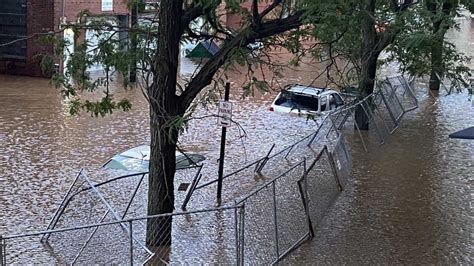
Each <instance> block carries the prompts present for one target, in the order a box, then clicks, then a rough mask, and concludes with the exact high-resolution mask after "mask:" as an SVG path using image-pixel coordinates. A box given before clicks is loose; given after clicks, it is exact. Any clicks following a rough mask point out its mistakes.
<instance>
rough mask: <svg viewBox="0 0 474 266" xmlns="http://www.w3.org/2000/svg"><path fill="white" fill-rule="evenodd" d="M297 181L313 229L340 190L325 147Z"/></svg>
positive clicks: (339, 182) (338, 181)
mask: <svg viewBox="0 0 474 266" xmlns="http://www.w3.org/2000/svg"><path fill="white" fill-rule="evenodd" d="M299 183H300V184H301V185H302V186H303V189H302V191H301V192H302V193H303V194H302V195H301V197H302V198H303V200H304V202H305V205H306V206H307V210H308V214H309V219H310V222H311V226H312V229H315V228H316V226H317V224H318V223H319V221H320V220H321V219H322V217H323V216H324V214H325V213H326V212H327V211H328V210H329V208H330V207H331V206H332V204H333V203H334V201H335V200H336V198H337V196H338V195H339V194H340V192H341V187H340V184H341V181H340V180H339V179H338V176H337V174H336V173H335V169H334V164H333V163H332V162H331V156H330V153H329V151H328V149H327V147H325V148H323V149H322V150H321V152H320V153H319V154H318V156H317V157H316V159H314V160H313V161H312V163H311V164H310V165H309V166H308V168H307V170H306V173H305V175H304V176H303V178H301V179H300V181H299Z"/></svg>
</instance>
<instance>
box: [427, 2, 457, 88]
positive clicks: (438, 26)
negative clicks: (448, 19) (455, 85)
mask: <svg viewBox="0 0 474 266" xmlns="http://www.w3.org/2000/svg"><path fill="white" fill-rule="evenodd" d="M439 5H441V12H442V15H443V16H450V14H451V12H453V10H454V9H455V6H456V1H454V0H445V1H443V2H442V3H438V2H436V1H432V0H429V1H427V2H426V8H427V9H428V11H429V12H431V15H432V19H431V21H432V24H433V35H434V40H433V42H432V43H431V75H430V84H429V87H430V90H439V88H440V83H441V81H440V80H439V78H438V76H439V77H440V78H442V77H443V76H444V66H443V46H444V35H445V34H446V31H447V30H448V26H447V25H443V24H445V23H443V22H444V20H445V18H439V16H438V14H439V13H440V12H439V7H440V6H439ZM436 74H438V75H436Z"/></svg>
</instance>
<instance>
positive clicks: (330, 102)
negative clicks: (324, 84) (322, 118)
mask: <svg viewBox="0 0 474 266" xmlns="http://www.w3.org/2000/svg"><path fill="white" fill-rule="evenodd" d="M343 105H344V101H343V100H342V98H341V95H340V94H339V93H338V92H337V91H335V90H331V89H327V88H316V87H310V86H304V85H299V84H291V85H287V86H286V87H285V88H284V89H283V90H282V91H281V92H280V93H279V94H278V95H277V97H276V98H275V100H274V101H273V103H272V105H271V107H270V109H269V110H270V111H275V112H282V113H293V114H301V115H319V114H323V113H325V112H329V111H331V110H334V109H336V108H338V107H340V106H343Z"/></svg>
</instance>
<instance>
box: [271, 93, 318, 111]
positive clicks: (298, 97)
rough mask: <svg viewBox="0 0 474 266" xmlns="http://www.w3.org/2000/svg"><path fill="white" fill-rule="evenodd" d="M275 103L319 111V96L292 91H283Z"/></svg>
mask: <svg viewBox="0 0 474 266" xmlns="http://www.w3.org/2000/svg"><path fill="white" fill-rule="evenodd" d="M275 105H279V106H283V107H289V108H292V109H297V110H307V111H314V112H317V111H318V97H316V96H313V95H306V94H299V93H294V92H291V91H282V93H281V94H280V97H278V99H277V100H276V101H275Z"/></svg>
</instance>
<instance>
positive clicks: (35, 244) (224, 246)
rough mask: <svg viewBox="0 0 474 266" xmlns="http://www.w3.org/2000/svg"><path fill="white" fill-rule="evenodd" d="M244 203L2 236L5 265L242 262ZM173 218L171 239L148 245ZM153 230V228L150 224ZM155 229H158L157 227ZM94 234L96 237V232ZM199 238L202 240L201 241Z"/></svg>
mask: <svg viewBox="0 0 474 266" xmlns="http://www.w3.org/2000/svg"><path fill="white" fill-rule="evenodd" d="M242 210H243V209H242V208H241V207H238V206H236V207H222V208H214V209H208V210H199V211H192V212H186V213H171V214H163V215H155V216H148V217H141V218H133V219H124V220H121V221H103V222H101V223H97V224H90V225H83V226H76V227H70V228H61V229H54V230H47V231H42V232H34V233H29V234H22V235H11V236H6V237H0V258H1V260H0V264H1V265H7V264H31V263H34V264H84V265H87V264H124V263H127V264H132V265H133V264H145V263H150V264H166V263H175V264H177V263H184V262H186V263H193V264H197V263H204V262H206V261H213V262H215V263H218V264H239V265H240V264H241V263H240V261H241V259H240V254H241V253H240V252H239V250H238V248H239V247H240V246H241V238H240V235H241V233H240V232H239V231H237V230H238V229H240V228H242V226H239V224H240V221H241V220H242V218H240V217H241V216H242V215H243V211H242ZM164 221H172V230H171V238H170V241H172V245H170V244H171V242H166V243H164V244H163V245H146V246H145V243H146V232H147V227H152V229H151V232H149V233H151V234H157V233H158V234H159V232H158V231H162V230H166V229H167V228H164V227H162V226H160V225H162V224H166V222H164ZM148 229H149V228H148ZM153 230H155V231H153ZM91 236H92V237H91ZM171 239H172V240H171ZM196 243H199V244H196Z"/></svg>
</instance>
